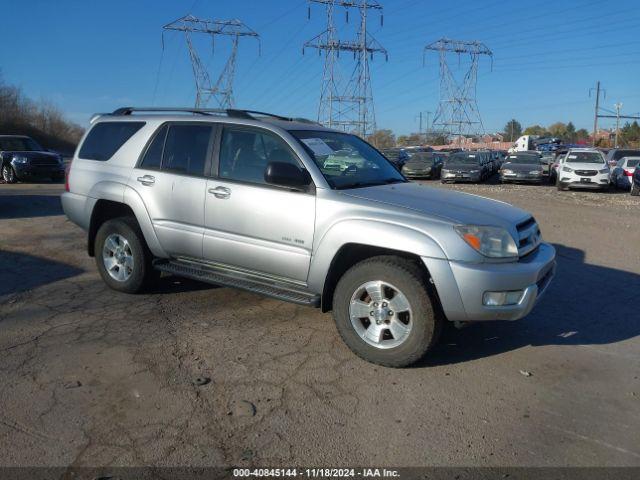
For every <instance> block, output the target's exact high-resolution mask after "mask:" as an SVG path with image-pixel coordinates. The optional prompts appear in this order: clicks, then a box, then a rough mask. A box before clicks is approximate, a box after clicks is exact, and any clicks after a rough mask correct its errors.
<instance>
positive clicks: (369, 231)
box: [307, 219, 446, 293]
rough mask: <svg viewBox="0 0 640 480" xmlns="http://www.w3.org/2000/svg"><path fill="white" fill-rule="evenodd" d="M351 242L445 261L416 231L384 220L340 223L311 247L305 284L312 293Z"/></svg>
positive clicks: (319, 289)
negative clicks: (309, 263) (341, 251)
mask: <svg viewBox="0 0 640 480" xmlns="http://www.w3.org/2000/svg"><path fill="white" fill-rule="evenodd" d="M354 243H356V244H362V245H369V246H372V247H380V248H387V249H392V250H399V251H403V252H408V253H412V254H415V255H418V256H420V257H431V258H446V257H445V254H444V252H443V251H442V249H441V248H440V246H439V245H438V244H437V243H436V242H435V241H434V240H433V239H432V238H431V237H429V236H428V235H427V234H425V233H424V232H421V231H419V230H416V229H412V228H409V227H406V226H401V225H397V224H393V223H387V222H383V221H372V220H358V219H353V220H343V221H340V222H338V223H335V224H334V225H332V226H331V227H330V228H329V229H328V230H327V231H326V232H325V233H324V235H322V237H321V238H320V239H319V240H318V244H317V245H316V246H315V248H314V253H313V256H312V259H311V267H310V269H309V277H308V281H307V284H308V286H309V289H310V290H311V291H313V292H318V293H322V291H323V289H324V283H325V280H326V278H327V274H328V272H329V268H330V267H331V262H332V260H333V258H334V256H335V255H336V253H337V252H338V251H340V249H341V248H342V247H343V246H344V245H348V244H354Z"/></svg>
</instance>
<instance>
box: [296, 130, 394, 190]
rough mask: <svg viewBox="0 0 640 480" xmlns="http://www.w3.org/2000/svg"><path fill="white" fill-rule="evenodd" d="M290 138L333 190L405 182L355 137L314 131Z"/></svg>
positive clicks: (366, 144) (375, 152)
mask: <svg viewBox="0 0 640 480" xmlns="http://www.w3.org/2000/svg"><path fill="white" fill-rule="evenodd" d="M291 134H292V135H293V136H294V137H296V138H297V139H298V140H299V141H300V144H301V145H302V146H303V148H304V149H305V150H306V151H307V153H308V154H309V155H310V156H311V158H312V159H313V161H314V162H315V163H316V165H317V166H318V168H319V169H320V171H321V172H322V175H323V176H324V178H325V179H326V180H327V182H328V183H329V185H330V186H331V188H333V189H336V190H341V189H347V188H358V187H370V186H373V185H385V184H388V183H400V182H402V183H404V182H406V180H405V178H404V177H403V176H402V174H400V172H398V170H396V168H395V167H394V166H393V165H392V164H391V163H390V162H389V160H387V159H386V158H385V157H384V156H383V155H382V154H380V152H378V151H377V150H376V149H375V148H373V147H372V146H371V145H369V144H368V143H367V142H365V141H364V140H362V139H361V138H359V137H357V136H355V135H351V134H348V133H339V132H323V131H311V130H299V131H292V132H291Z"/></svg>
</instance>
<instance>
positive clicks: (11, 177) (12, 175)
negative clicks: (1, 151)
mask: <svg viewBox="0 0 640 480" xmlns="http://www.w3.org/2000/svg"><path fill="white" fill-rule="evenodd" d="M2 179H3V180H4V181H5V182H7V183H16V182H17V181H18V177H17V176H16V172H15V170H14V169H13V167H12V166H11V165H9V164H8V163H5V164H4V165H3V166H2Z"/></svg>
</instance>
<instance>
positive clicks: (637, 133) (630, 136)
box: [620, 121, 640, 146]
mask: <svg viewBox="0 0 640 480" xmlns="http://www.w3.org/2000/svg"><path fill="white" fill-rule="evenodd" d="M620 137H621V138H622V143H623V145H625V146H630V145H636V144H637V143H638V142H640V125H638V122H637V121H634V122H633V123H629V122H627V123H626V124H625V125H624V127H622V128H621V129H620Z"/></svg>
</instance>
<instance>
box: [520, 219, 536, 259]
mask: <svg viewBox="0 0 640 480" xmlns="http://www.w3.org/2000/svg"><path fill="white" fill-rule="evenodd" d="M516 229H517V230H518V255H519V256H520V257H524V256H525V255H528V254H530V253H531V252H533V251H534V250H535V249H536V248H538V246H539V245H540V242H541V234H540V228H538V224H537V223H536V221H535V219H534V218H533V217H529V218H528V219H527V220H525V221H524V222H520V223H519V224H518V225H516Z"/></svg>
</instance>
